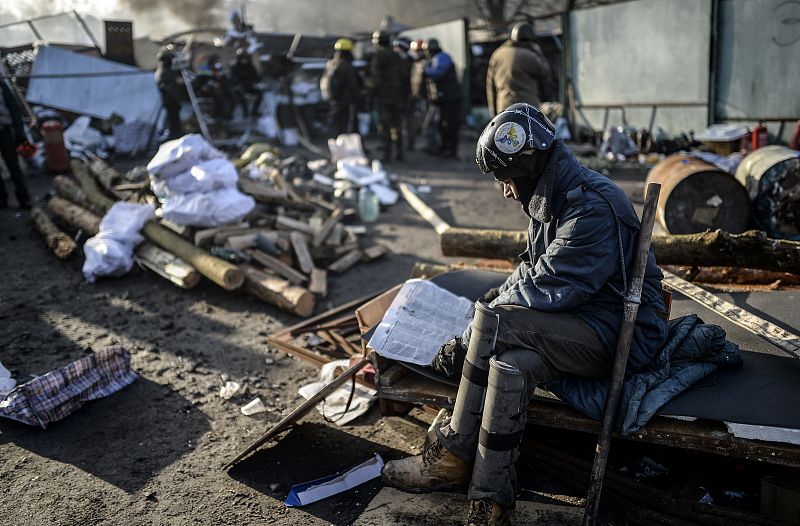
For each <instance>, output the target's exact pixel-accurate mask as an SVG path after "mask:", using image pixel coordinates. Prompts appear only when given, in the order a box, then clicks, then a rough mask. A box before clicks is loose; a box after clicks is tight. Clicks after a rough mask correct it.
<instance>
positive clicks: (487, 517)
mask: <svg viewBox="0 0 800 526" xmlns="http://www.w3.org/2000/svg"><path fill="white" fill-rule="evenodd" d="M510 524H511V517H510V515H509V513H508V511H506V510H504V509H503V507H502V506H500V505H499V504H498V503H496V502H495V501H493V500H492V499H478V500H471V501H469V513H468V515H467V526H505V525H510Z"/></svg>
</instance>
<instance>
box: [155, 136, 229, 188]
mask: <svg viewBox="0 0 800 526" xmlns="http://www.w3.org/2000/svg"><path fill="white" fill-rule="evenodd" d="M224 157H225V154H224V153H222V152H220V151H219V150H217V149H216V148H214V147H213V146H211V145H210V144H208V143H207V142H206V140H205V139H204V138H203V137H202V136H201V135H198V134H196V133H193V134H190V135H185V136H183V137H181V138H180V139H175V140H174V141H167V142H165V143H164V144H162V145H161V146H160V147H159V148H158V152H156V154H155V156H154V157H153V158H152V159H151V160H150V162H149V163H147V171H148V172H149V173H150V175H151V177H155V178H157V179H159V178H160V179H164V178H167V177H170V176H173V175H178V174H180V173H182V172H186V171H188V170H189V169H191V167H192V166H194V165H195V164H197V163H199V162H200V161H207V160H211V159H219V158H224Z"/></svg>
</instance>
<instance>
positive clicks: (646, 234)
mask: <svg viewBox="0 0 800 526" xmlns="http://www.w3.org/2000/svg"><path fill="white" fill-rule="evenodd" d="M660 190H661V185H659V184H657V183H651V184H649V185H648V186H647V196H646V197H645V203H644V211H643V212H642V225H641V230H639V240H638V242H637V247H636V253H635V256H634V257H635V259H634V261H633V269H632V273H631V278H630V283H629V284H628V291H627V293H626V294H625V298H624V300H623V303H624V313H623V317H622V325H621V327H620V331H619V338H618V340H617V350H616V353H615V354H614V365H613V368H612V370H611V383H610V384H609V386H608V395H607V396H606V406H605V409H604V410H603V423H602V427H601V428H600V435H599V436H598V438H597V448H596V449H595V457H594V465H593V466H592V476H591V479H590V482H589V493H588V495H587V496H586V512H585V514H584V516H583V524H584V526H590V525H596V524H597V513H598V511H599V509H600V493H601V491H602V489H603V477H604V476H605V471H606V463H607V462H608V452H609V450H610V449H611V433H612V431H613V429H614V417H615V416H616V414H617V406H618V405H619V399H620V394H621V393H622V382H623V380H625V367H626V366H627V364H628V354H629V353H630V350H631V341H632V340H633V330H634V328H635V326H636V314H637V313H638V312H639V303H640V302H641V299H642V286H643V284H644V273H645V269H646V267H647V256H648V254H649V252H650V236H651V235H652V234H653V223H654V222H655V217H656V207H657V206H658V194H659V192H660Z"/></svg>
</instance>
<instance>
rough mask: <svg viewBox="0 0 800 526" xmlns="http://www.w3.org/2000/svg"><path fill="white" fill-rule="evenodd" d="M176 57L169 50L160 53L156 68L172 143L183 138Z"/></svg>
mask: <svg viewBox="0 0 800 526" xmlns="http://www.w3.org/2000/svg"><path fill="white" fill-rule="evenodd" d="M173 59H174V55H173V54H172V51H170V50H169V49H162V50H161V51H159V52H158V66H157V67H156V73H155V78H156V86H158V92H159V93H160V94H161V104H162V105H163V106H164V110H165V111H166V112H167V128H168V129H169V136H168V137H167V140H169V141H171V140H173V139H177V138H178V137H180V136H181V131H182V130H181V117H180V114H181V90H180V89H179V88H178V79H177V77H176V75H175V72H174V71H172V60H173Z"/></svg>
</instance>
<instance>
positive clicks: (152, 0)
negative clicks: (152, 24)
mask: <svg viewBox="0 0 800 526" xmlns="http://www.w3.org/2000/svg"><path fill="white" fill-rule="evenodd" d="M119 5H120V6H121V7H123V8H126V7H127V8H128V9H130V11H131V12H132V13H133V14H134V16H135V17H136V18H139V17H144V18H147V19H148V20H161V21H164V20H165V15H166V18H167V20H169V19H170V18H172V19H178V20H180V21H182V22H184V23H185V24H186V25H188V26H189V27H219V26H221V25H223V24H224V22H225V17H224V5H223V0H120V1H119ZM173 27H174V26H173Z"/></svg>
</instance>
